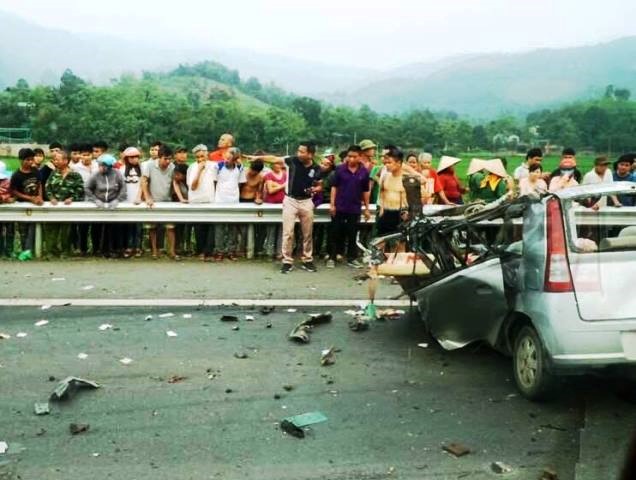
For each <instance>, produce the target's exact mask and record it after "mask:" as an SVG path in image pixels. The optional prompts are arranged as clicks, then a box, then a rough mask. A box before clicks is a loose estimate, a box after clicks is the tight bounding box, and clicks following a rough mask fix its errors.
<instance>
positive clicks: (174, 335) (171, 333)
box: [166, 330, 178, 337]
mask: <svg viewBox="0 0 636 480" xmlns="http://www.w3.org/2000/svg"><path fill="white" fill-rule="evenodd" d="M166 335H168V336H169V337H177V336H178V335H177V332H173V331H172V330H168V331H167V332H166Z"/></svg>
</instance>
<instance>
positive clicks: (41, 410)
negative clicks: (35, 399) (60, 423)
mask: <svg viewBox="0 0 636 480" xmlns="http://www.w3.org/2000/svg"><path fill="white" fill-rule="evenodd" d="M33 411H34V412H35V414H36V415H48V414H49V413H51V409H50V408H49V403H48V402H42V403H35V404H34V405H33Z"/></svg>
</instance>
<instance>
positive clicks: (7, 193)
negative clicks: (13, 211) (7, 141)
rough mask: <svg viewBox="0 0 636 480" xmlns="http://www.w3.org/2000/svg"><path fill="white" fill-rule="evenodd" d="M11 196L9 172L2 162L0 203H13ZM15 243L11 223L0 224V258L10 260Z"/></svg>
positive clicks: (0, 167) (0, 166)
mask: <svg viewBox="0 0 636 480" xmlns="http://www.w3.org/2000/svg"><path fill="white" fill-rule="evenodd" d="M13 202H15V198H14V196H13V195H12V194H11V172H9V171H8V170H7V166H6V164H5V163H4V162H0V203H13ZM14 241H15V229H14V225H13V223H12V222H0V257H2V256H4V257H6V258H11V257H12V256H13V243H14Z"/></svg>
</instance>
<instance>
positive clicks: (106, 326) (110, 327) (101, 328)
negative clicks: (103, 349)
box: [99, 323, 113, 332]
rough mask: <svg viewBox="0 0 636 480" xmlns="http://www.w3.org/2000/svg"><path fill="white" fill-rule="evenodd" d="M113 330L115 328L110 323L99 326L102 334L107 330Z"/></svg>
mask: <svg viewBox="0 0 636 480" xmlns="http://www.w3.org/2000/svg"><path fill="white" fill-rule="evenodd" d="M112 328H113V326H112V325H111V324H110V323H102V324H101V325H100V326H99V329H100V330H101V331H102V332H103V331H105V330H110V329H112Z"/></svg>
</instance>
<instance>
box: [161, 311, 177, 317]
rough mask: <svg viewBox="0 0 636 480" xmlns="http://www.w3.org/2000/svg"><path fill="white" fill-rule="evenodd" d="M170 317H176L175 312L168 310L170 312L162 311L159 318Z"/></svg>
mask: <svg viewBox="0 0 636 480" xmlns="http://www.w3.org/2000/svg"><path fill="white" fill-rule="evenodd" d="M170 317H174V313H171V312H168V313H162V314H161V315H159V318H170Z"/></svg>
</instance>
